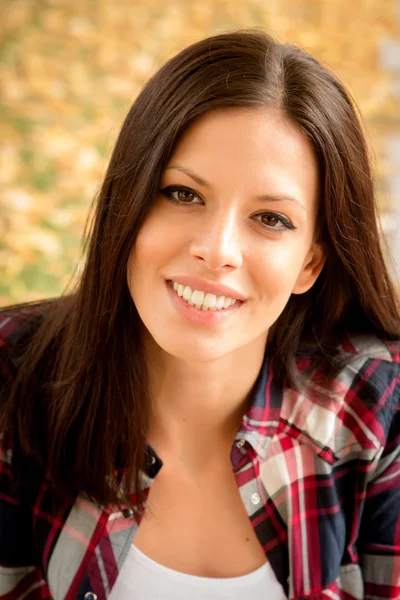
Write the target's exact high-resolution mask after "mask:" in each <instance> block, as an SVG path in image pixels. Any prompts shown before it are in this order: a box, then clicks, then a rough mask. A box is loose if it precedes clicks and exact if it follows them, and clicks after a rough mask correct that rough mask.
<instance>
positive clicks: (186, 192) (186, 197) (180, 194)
mask: <svg viewBox="0 0 400 600" xmlns="http://www.w3.org/2000/svg"><path fill="white" fill-rule="evenodd" d="M160 192H161V194H164V196H166V197H167V198H168V200H169V201H170V202H172V203H173V204H177V205H178V206H183V205H184V204H186V205H188V206H191V205H192V204H200V203H202V200H201V199H200V197H199V196H198V195H197V194H196V192H194V191H193V190H191V189H190V188H187V187H184V186H180V185H179V186H176V185H169V186H168V187H166V188H164V189H162V190H160Z"/></svg>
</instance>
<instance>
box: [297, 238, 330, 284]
mask: <svg viewBox="0 0 400 600" xmlns="http://www.w3.org/2000/svg"><path fill="white" fill-rule="evenodd" d="M325 260H326V254H325V251H324V249H323V247H322V245H321V244H317V243H316V242H314V243H313V245H312V246H311V248H310V250H309V251H308V252H307V256H306V258H305V259H304V262H303V266H302V268H301V271H300V273H299V276H298V278H297V280H296V283H295V285H294V287H293V290H292V294H304V293H305V292H308V290H309V289H311V288H312V286H313V285H314V283H315V282H316V280H317V278H318V275H319V274H320V273H321V271H322V267H323V266H324V264H325Z"/></svg>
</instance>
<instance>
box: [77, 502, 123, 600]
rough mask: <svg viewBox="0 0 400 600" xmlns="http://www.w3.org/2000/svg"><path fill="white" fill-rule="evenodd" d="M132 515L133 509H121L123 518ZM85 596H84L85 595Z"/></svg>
mask: <svg viewBox="0 0 400 600" xmlns="http://www.w3.org/2000/svg"><path fill="white" fill-rule="evenodd" d="M132 515H133V510H132V509H131V508H124V510H123V511H122V516H123V517H124V519H129V517H132ZM85 598H86V596H85ZM86 600H91V598H87V599H86ZM94 600H96V599H94Z"/></svg>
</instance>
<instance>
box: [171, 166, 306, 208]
mask: <svg viewBox="0 0 400 600" xmlns="http://www.w3.org/2000/svg"><path fill="white" fill-rule="evenodd" d="M169 169H175V170H177V171H182V173H185V175H187V176H188V177H190V178H191V179H193V181H195V182H196V183H198V184H199V185H202V186H203V187H206V188H210V187H211V184H210V183H209V182H208V181H206V180H205V179H203V178H202V177H200V175H196V173H193V171H191V170H190V169H188V168H186V167H181V166H180V165H171V166H170V167H167V168H166V169H165V170H166V171H168V170H169ZM256 200H257V201H259V202H284V201H285V200H286V201H289V202H294V203H295V204H298V205H299V206H300V207H301V208H302V209H303V210H305V211H306V212H307V209H306V207H305V206H304V204H303V203H302V202H300V200H298V199H297V198H295V197H294V196H291V195H290V194H289V195H283V196H281V195H277V194H263V195H261V196H256Z"/></svg>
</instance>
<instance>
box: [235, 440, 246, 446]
mask: <svg viewBox="0 0 400 600" xmlns="http://www.w3.org/2000/svg"><path fill="white" fill-rule="evenodd" d="M245 442H246V440H243V439H242V440H239V441H238V442H236V447H237V448H241V447H242V446H244V445H245Z"/></svg>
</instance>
